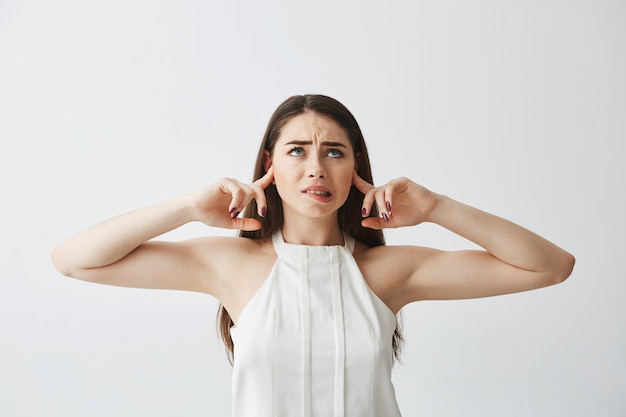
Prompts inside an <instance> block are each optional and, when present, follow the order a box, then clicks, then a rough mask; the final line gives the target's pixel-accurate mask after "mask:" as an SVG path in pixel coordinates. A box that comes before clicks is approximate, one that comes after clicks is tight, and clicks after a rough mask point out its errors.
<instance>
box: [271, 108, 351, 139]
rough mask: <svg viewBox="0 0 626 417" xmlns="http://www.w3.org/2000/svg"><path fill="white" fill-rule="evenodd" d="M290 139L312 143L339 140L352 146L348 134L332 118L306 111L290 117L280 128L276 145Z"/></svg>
mask: <svg viewBox="0 0 626 417" xmlns="http://www.w3.org/2000/svg"><path fill="white" fill-rule="evenodd" d="M291 140H306V141H312V142H313V143H316V142H322V141H332V142H341V143H344V144H345V145H346V146H350V147H352V143H351V142H350V139H349V138H348V134H347V133H346V131H345V130H344V128H343V127H341V125H340V124H339V123H337V122H335V121H334V120H333V119H331V118H329V117H326V116H323V115H320V114H318V113H315V112H312V111H307V112H305V113H302V114H299V115H297V116H294V117H292V118H291V119H290V120H289V121H288V122H287V123H285V125H284V126H283V128H282V129H281V132H280V136H279V137H278V140H277V145H281V144H284V143H287V142H289V141H291Z"/></svg>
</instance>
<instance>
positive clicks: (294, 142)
mask: <svg viewBox="0 0 626 417" xmlns="http://www.w3.org/2000/svg"><path fill="white" fill-rule="evenodd" d="M311 144H313V141H310V140H291V141H289V142H287V143H285V146H287V145H311ZM322 146H335V147H342V148H347V146H346V145H344V144H343V143H341V142H332V141H324V142H322Z"/></svg>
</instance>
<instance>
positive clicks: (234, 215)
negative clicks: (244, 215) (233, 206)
mask: <svg viewBox="0 0 626 417" xmlns="http://www.w3.org/2000/svg"><path fill="white" fill-rule="evenodd" d="M239 213H241V212H240V211H236V212H234V213H233V214H232V215H231V217H232V218H233V220H234V219H236V218H237V216H239Z"/></svg>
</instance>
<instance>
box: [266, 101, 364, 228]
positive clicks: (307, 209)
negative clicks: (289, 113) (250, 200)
mask: <svg viewBox="0 0 626 417" xmlns="http://www.w3.org/2000/svg"><path fill="white" fill-rule="evenodd" d="M271 163H272V165H273V167H274V181H275V184H276V189H277V190H278V193H279V194H280V196H281V198H282V200H283V211H284V213H285V215H290V214H292V213H298V214H299V215H302V216H305V217H316V218H321V217H329V218H330V217H332V216H334V217H335V218H336V211H337V210H338V209H339V208H340V207H341V206H342V205H343V204H344V203H345V201H346V199H347V198H348V194H349V192H350V187H351V186H352V173H353V171H354V168H355V158H354V150H353V148H352V143H351V142H350V139H348V135H347V134H346V132H345V130H344V129H343V128H342V127H341V126H340V125H339V124H338V123H337V122H335V121H334V120H332V119H330V118H328V117H325V116H322V115H319V114H317V113H314V112H311V111H307V112H305V113H303V114H300V115H298V116H295V117H293V118H292V119H291V120H289V121H288V122H287V123H286V124H285V126H283V129H282V130H281V134H280V136H279V137H278V140H277V141H276V144H275V146H274V151H273V153H272V156H271Z"/></svg>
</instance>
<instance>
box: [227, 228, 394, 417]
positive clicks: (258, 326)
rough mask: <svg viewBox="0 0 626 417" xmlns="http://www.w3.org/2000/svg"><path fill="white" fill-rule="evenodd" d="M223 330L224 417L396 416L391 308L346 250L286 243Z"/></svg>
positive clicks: (349, 243) (276, 239)
mask: <svg viewBox="0 0 626 417" xmlns="http://www.w3.org/2000/svg"><path fill="white" fill-rule="evenodd" d="M272 240H273V243H274V249H275V250H276V253H277V255H278V258H277V260H276V263H275V264H274V267H273V268H272V271H271V272H270V274H269V276H268V278H267V279H266V280H265V282H264V283H263V285H262V286H261V288H259V290H258V291H257V293H256V294H255V295H254V297H253V298H252V299H251V300H250V301H249V303H248V304H247V305H246V306H245V307H244V310H243V311H242V312H241V315H240V316H239V320H238V322H237V326H236V327H233V328H231V330H230V333H231V336H232V339H233V342H234V346H235V348H234V364H233V380H232V389H233V407H232V409H233V414H232V415H233V417H343V416H349V417H365V416H368V417H399V416H400V411H399V409H398V404H397V402H396V397H395V391H394V388H393V384H392V382H391V369H392V366H393V360H392V356H393V355H392V347H391V340H392V336H393V332H394V329H395V327H396V318H395V315H394V314H393V312H392V311H391V310H390V309H389V308H388V307H387V305H385V304H384V303H383V302H382V301H381V300H380V299H379V298H378V297H377V296H376V295H375V294H374V293H373V292H372V290H371V289H370V288H369V287H368V286H367V283H366V282H365V279H364V278H363V275H362V274H361V271H360V270H359V268H358V266H357V264H356V261H355V260H354V257H353V256H352V251H353V250H354V240H353V239H352V238H350V237H347V236H346V238H345V242H346V243H345V246H303V245H293V244H288V243H286V242H285V241H284V240H283V237H282V233H281V232H278V233H276V234H275V235H274V236H273V238H272Z"/></svg>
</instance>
